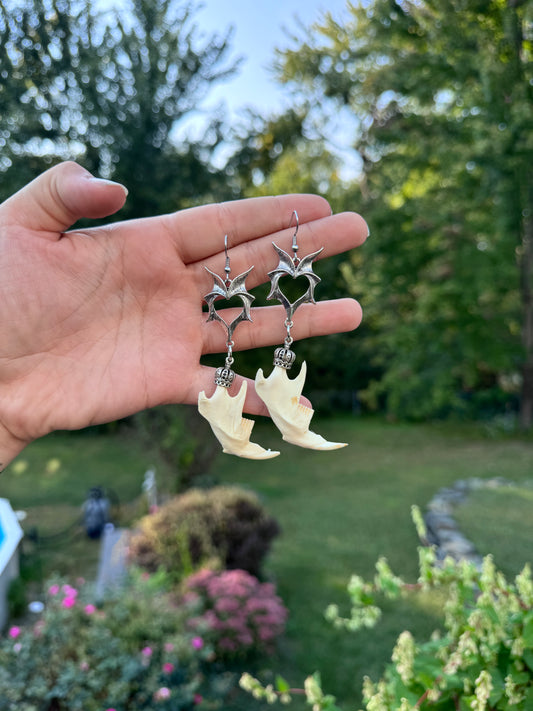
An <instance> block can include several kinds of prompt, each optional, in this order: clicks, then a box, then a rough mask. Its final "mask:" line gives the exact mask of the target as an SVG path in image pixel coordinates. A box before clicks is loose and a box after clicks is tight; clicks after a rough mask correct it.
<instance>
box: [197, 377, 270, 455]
mask: <svg viewBox="0 0 533 711" xmlns="http://www.w3.org/2000/svg"><path fill="white" fill-rule="evenodd" d="M246 388H247V385H246V381H243V383H242V385H241V389H240V390H239V392H238V393H237V395H235V397H231V395H230V394H229V393H228V389H227V388H225V387H223V386H221V385H217V387H216V390H215V392H214V394H213V395H212V396H211V397H210V398H208V397H206V395H205V392H204V391H203V390H202V392H201V393H200V394H199V395H198V411H199V412H200V414H201V415H203V416H204V417H205V419H206V420H207V421H208V422H209V424H210V425H211V429H212V430H213V432H214V435H215V437H216V438H217V439H218V441H219V442H220V444H221V445H222V451H223V452H225V453H226V454H235V455H236V456H237V457H246V458H247V459H272V458H273V457H277V456H278V454H279V452H276V451H274V450H272V449H263V447H261V446H260V445H259V444H256V443H255V442H250V435H251V433H252V427H253V426H254V424H255V423H254V422H253V420H248V419H246V418H244V417H243V416H242V408H243V405H244V399H245V398H246Z"/></svg>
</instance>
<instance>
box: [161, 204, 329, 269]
mask: <svg viewBox="0 0 533 711" xmlns="http://www.w3.org/2000/svg"><path fill="white" fill-rule="evenodd" d="M294 210H296V212H297V213H298V220H299V223H300V225H301V224H303V223H306V222H311V221H313V220H317V219H320V218H322V217H327V216H328V215H331V208H330V206H329V203H328V201H327V200H325V199H324V198H322V197H320V196H319V195H279V196H276V197H258V198H247V199H244V200H233V201H230V202H222V203H217V204H212V205H204V206H202V207H191V208H188V209H186V210H181V211H180V212H176V213H173V214H171V215H167V216H166V217H167V220H168V223H167V226H168V229H169V230H170V231H171V232H172V233H173V238H174V242H175V244H176V246H177V248H178V251H179V254H180V256H181V258H182V259H183V261H184V263H185V264H190V263H192V262H196V261H199V260H202V259H206V258H208V257H210V256H212V255H214V254H218V253H219V252H221V251H222V250H223V248H224V235H228V244H229V246H230V247H235V246H236V245H238V244H242V243H244V242H248V241H249V240H254V239H257V238H260V237H265V236H267V235H271V234H273V233H275V232H279V231H280V230H283V229H286V228H288V227H289V225H290V223H291V217H292V214H293V211H294ZM293 226H294V220H293Z"/></svg>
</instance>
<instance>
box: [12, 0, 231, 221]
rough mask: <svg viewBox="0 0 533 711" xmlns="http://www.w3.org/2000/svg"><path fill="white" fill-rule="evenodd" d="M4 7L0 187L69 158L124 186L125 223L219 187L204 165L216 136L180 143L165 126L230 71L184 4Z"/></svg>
mask: <svg viewBox="0 0 533 711" xmlns="http://www.w3.org/2000/svg"><path fill="white" fill-rule="evenodd" d="M102 7H103V6H102V5H101V4H96V3H94V2H91V0H45V1H44V2H40V1H39V2H37V0H3V2H1V3H0V116H1V118H0V136H1V141H2V145H3V147H4V149H5V150H3V151H2V159H1V161H0V170H1V171H2V173H1V174H0V181H1V182H0V191H1V192H2V193H3V196H4V197H5V196H6V194H8V193H10V192H12V191H13V188H14V187H18V186H19V185H21V184H23V183H24V182H26V181H27V179H28V178H29V177H33V175H34V174H36V173H38V172H39V171H40V170H42V169H43V167H45V166H46V165H47V164H49V163H50V162H51V161H52V160H59V159H64V158H75V159H77V160H79V161H80V162H82V163H83V165H84V166H85V167H87V169H89V170H91V171H93V172H95V173H97V174H99V175H101V176H104V177H109V178H113V179H114V180H118V181H123V182H124V183H125V184H126V185H128V187H129V189H130V193H131V194H132V195H134V197H135V200H134V201H131V204H129V205H127V206H126V208H125V210H124V211H123V212H122V213H121V214H122V216H123V217H130V216H143V215H147V214H153V213H154V212H162V211H167V210H173V209H177V208H178V207H182V206H184V205H187V204H190V203H191V202H196V201H197V200H198V199H199V198H202V197H203V198H204V199H207V198H209V197H210V196H211V195H212V194H214V193H216V192H217V191H218V190H223V189H224V188H223V182H222V181H221V179H220V176H217V175H215V173H214V171H213V170H212V168H211V167H210V165H209V158H210V154H211V152H212V150H213V148H214V147H215V146H216V145H217V143H218V142H219V141H220V140H221V136H220V130H219V127H217V124H216V122H213V123H212V125H211V127H210V129H209V131H208V132H207V133H208V135H206V136H205V137H204V139H203V140H200V141H198V142H197V143H195V144H192V145H191V144H189V145H185V144H182V145H180V144H179V143H177V142H176V140H175V137H174V134H173V131H174V130H175V128H176V126H178V125H179V122H180V120H182V119H183V118H184V117H186V116H188V115H189V114H190V113H191V112H193V111H195V110H196V108H197V106H198V104H199V102H200V101H201V100H202V99H203V98H204V96H205V95H206V93H207V91H208V90H209V88H210V87H211V86H212V85H213V84H214V83H215V82H217V81H222V80H223V79H224V78H226V77H228V76H229V75H231V73H232V72H233V71H234V69H235V62H233V61H229V60H228V53H229V46H228V34H227V33H226V34H225V35H223V36H219V35H214V36H211V37H207V38H204V37H203V36H202V35H201V34H200V33H199V32H198V29H197V27H196V25H195V24H194V22H193V15H194V11H193V7H192V6H191V5H190V4H188V3H185V2H183V1H182V0H157V1H156V2H152V1H151V0H131V1H130V2H129V3H128V4H126V5H125V6H121V7H120V8H112V9H108V10H107V9H106V10H104V9H102Z"/></svg>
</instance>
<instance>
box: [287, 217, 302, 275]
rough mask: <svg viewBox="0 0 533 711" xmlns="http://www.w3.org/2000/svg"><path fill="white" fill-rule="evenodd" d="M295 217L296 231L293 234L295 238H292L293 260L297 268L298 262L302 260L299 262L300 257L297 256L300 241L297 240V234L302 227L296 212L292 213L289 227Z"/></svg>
mask: <svg viewBox="0 0 533 711" xmlns="http://www.w3.org/2000/svg"><path fill="white" fill-rule="evenodd" d="M293 217H295V218H296V229H295V230H294V234H293V236H292V251H293V252H294V258H293V259H294V263H295V266H297V265H298V262H299V261H300V260H299V259H298V257H297V256H296V255H297V254H298V240H297V239H296V236H297V234H298V228H299V227H300V220H299V219H298V213H297V212H296V210H293V211H292V215H291V221H290V222H289V227H290V226H291V224H292V218H293Z"/></svg>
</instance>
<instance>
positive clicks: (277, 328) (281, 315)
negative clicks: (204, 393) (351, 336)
mask: <svg viewBox="0 0 533 711" xmlns="http://www.w3.org/2000/svg"><path fill="white" fill-rule="evenodd" d="M240 312H241V310H240V309H221V310H220V311H219V312H218V313H219V314H220V315H221V316H222V317H223V318H224V320H225V321H226V323H230V322H231V321H232V320H233V319H234V318H236V317H237V316H238V314H239V313H240ZM252 319H253V321H252V322H251V323H250V322H249V321H243V322H241V323H240V324H239V326H238V328H237V329H236V330H235V334H234V341H235V346H234V350H235V351H241V350H247V349H250V348H260V347H262V346H273V345H278V344H280V343H283V340H284V338H285V336H286V335H287V329H286V327H285V325H284V321H285V311H284V309H283V307H282V306H281V305H278V306H261V307H257V308H254V309H252ZM361 319H362V310H361V306H360V305H359V303H358V302H357V301H355V300H354V299H334V300H331V301H319V302H317V303H316V304H302V306H300V307H299V308H298V310H297V311H296V313H295V315H294V318H293V323H294V325H293V327H292V330H291V336H292V337H293V338H294V340H295V341H299V340H301V339H303V338H309V337H311V336H327V335H329V334H332V333H343V332H346V331H352V330H353V329H355V328H357V327H358V326H359V324H360V323H361ZM203 329H204V339H205V340H204V353H221V352H223V351H225V350H226V341H227V332H226V331H225V329H224V328H223V327H222V325H221V324H217V323H213V322H209V323H205V324H204V326H203Z"/></svg>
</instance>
